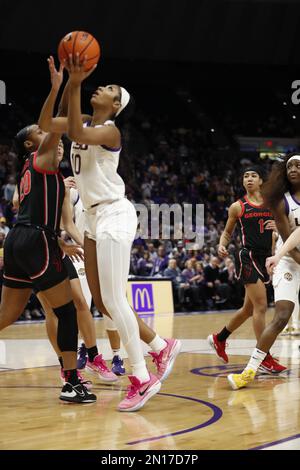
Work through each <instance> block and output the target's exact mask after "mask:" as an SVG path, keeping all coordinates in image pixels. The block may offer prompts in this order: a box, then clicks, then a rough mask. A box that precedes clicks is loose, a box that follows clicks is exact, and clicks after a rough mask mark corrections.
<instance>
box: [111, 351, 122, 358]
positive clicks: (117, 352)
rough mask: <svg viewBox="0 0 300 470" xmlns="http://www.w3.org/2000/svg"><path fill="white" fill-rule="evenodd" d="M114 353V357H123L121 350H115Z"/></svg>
mask: <svg viewBox="0 0 300 470" xmlns="http://www.w3.org/2000/svg"><path fill="white" fill-rule="evenodd" d="M112 352H113V356H119V357H121V354H120V349H113V350H112Z"/></svg>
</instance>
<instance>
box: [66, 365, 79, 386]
mask: <svg viewBox="0 0 300 470" xmlns="http://www.w3.org/2000/svg"><path fill="white" fill-rule="evenodd" d="M64 374H65V380H66V382H69V383H70V384H72V385H77V384H79V380H78V377H77V369H71V370H65V371H64Z"/></svg>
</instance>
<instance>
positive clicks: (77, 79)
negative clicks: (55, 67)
mask: <svg viewBox="0 0 300 470" xmlns="http://www.w3.org/2000/svg"><path fill="white" fill-rule="evenodd" d="M86 62H87V56H84V59H83V60H82V61H80V58H79V53H78V52H77V53H76V56H75V58H73V57H72V54H69V59H68V60H64V66H65V67H66V69H67V70H68V72H69V80H70V83H71V84H73V85H80V84H81V82H83V80H85V79H86V78H87V77H89V76H90V75H91V73H93V72H94V70H95V68H96V67H97V64H95V65H93V67H92V68H91V69H90V70H88V71H87V72H85V71H84V69H85V65H86Z"/></svg>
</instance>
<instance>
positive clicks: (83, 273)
mask: <svg viewBox="0 0 300 470" xmlns="http://www.w3.org/2000/svg"><path fill="white" fill-rule="evenodd" d="M78 276H81V277H83V276H85V269H84V268H79V269H78Z"/></svg>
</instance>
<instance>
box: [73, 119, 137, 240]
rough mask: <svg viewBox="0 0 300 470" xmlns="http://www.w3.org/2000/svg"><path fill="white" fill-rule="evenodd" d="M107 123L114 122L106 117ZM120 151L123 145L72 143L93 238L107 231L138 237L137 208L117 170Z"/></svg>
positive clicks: (80, 192) (117, 236)
mask: <svg viewBox="0 0 300 470" xmlns="http://www.w3.org/2000/svg"><path fill="white" fill-rule="evenodd" d="M106 125H114V123H113V121H106V122H105V123H104V126H106ZM85 126H87V124H85ZM95 127H102V125H98V126H95ZM120 151H121V148H118V149H110V148H107V147H105V146H101V145H84V144H77V143H75V142H73V143H72V149H71V164H72V169H73V173H74V177H75V180H76V186H77V188H78V192H79V195H80V199H81V201H82V205H83V208H84V214H85V231H86V232H87V236H88V237H89V238H91V239H93V240H96V238H97V237H98V238H99V237H102V236H105V235H106V234H109V235H110V236H113V237H115V238H117V239H118V238H119V237H122V238H123V237H125V238H127V239H128V240H131V242H132V241H133V240H134V237H135V233H136V228H137V216H136V211H135V208H134V206H133V204H131V202H129V201H128V199H126V197H125V184H124V181H123V180H122V178H121V176H120V175H119V174H118V173H117V168H118V165H119V156H120Z"/></svg>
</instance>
